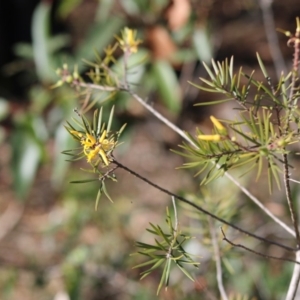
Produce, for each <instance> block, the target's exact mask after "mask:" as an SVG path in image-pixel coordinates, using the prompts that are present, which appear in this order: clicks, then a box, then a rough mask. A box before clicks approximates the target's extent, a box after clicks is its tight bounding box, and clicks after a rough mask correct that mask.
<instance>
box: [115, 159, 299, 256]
mask: <svg viewBox="0 0 300 300" xmlns="http://www.w3.org/2000/svg"><path fill="white" fill-rule="evenodd" d="M113 163H114V164H116V165H117V166H118V167H120V168H121V169H123V170H125V171H127V172H129V173H130V174H132V175H134V176H136V177H138V178H139V179H141V180H142V181H144V182H146V183H148V184H149V185H151V186H153V187H154V188H156V189H158V190H160V191H161V192H163V193H165V194H167V195H169V196H171V197H175V198H177V199H178V200H180V201H181V202H184V203H187V204H188V205H190V206H192V207H194V208H195V209H196V210H198V211H201V212H202V213H204V214H206V215H208V216H210V217H212V218H213V219H215V220H217V221H219V222H221V223H223V224H226V225H228V226H230V227H232V228H234V229H235V230H238V231H240V232H242V233H244V234H246V235H249V236H251V237H253V238H255V239H257V240H260V241H262V242H264V243H268V244H272V245H276V246H278V247H280V248H283V249H286V250H288V251H292V252H295V251H297V249H294V248H291V247H288V246H285V245H282V244H280V243H277V242H275V241H271V240H268V239H266V238H263V237H261V236H258V235H256V234H253V233H251V232H249V231H247V230H244V229H242V228H240V227H238V226H236V225H234V224H232V223H230V222H228V221H226V220H224V219H222V218H220V217H218V216H216V215H215V214H213V213H211V212H209V211H207V210H206V209H204V208H202V207H201V206H199V205H197V204H195V203H193V202H191V201H190V200H188V199H186V198H184V197H181V196H179V195H176V194H174V193H172V192H170V191H168V190H167V189H165V188H163V187H161V186H159V185H157V184H156V183H153V182H152V181H150V180H148V179H147V178H145V177H143V176H142V175H140V174H138V173H136V172H135V171H133V170H131V169H129V168H128V167H126V166H124V165H123V164H121V163H120V162H118V161H117V160H115V159H114V160H113Z"/></svg>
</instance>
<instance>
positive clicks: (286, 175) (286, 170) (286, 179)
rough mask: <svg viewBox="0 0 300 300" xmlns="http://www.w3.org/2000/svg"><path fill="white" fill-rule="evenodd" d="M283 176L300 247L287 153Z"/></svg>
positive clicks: (299, 234)
mask: <svg viewBox="0 0 300 300" xmlns="http://www.w3.org/2000/svg"><path fill="white" fill-rule="evenodd" d="M283 161H284V163H283V168H284V173H283V178H284V187H285V194H286V200H287V203H288V207H289V210H290V214H291V219H292V222H293V225H294V228H295V232H296V239H297V246H298V248H300V233H299V227H298V216H297V214H296V212H295V208H294V205H293V199H292V194H291V186H290V175H289V166H288V158H287V154H283Z"/></svg>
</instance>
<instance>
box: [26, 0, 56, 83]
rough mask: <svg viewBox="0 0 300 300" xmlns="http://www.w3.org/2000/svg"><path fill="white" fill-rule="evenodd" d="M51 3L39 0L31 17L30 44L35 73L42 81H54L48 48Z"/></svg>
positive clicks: (54, 76)
mask: <svg viewBox="0 0 300 300" xmlns="http://www.w3.org/2000/svg"><path fill="white" fill-rule="evenodd" d="M50 10H51V3H49V2H47V1H46V2H45V1H42V2H40V3H39V4H38V5H37V6H36V8H35V10H34V13H33V17H32V26H31V34H32V45H33V54H34V62H35V67H36V71H37V74H38V76H39V78H40V80H42V81H49V80H50V81H54V80H55V78H56V75H55V73H54V72H53V69H55V68H54V67H53V66H52V65H51V62H50V61H51V59H50V54H49V50H48V42H49V25H50Z"/></svg>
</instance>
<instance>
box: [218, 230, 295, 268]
mask: <svg viewBox="0 0 300 300" xmlns="http://www.w3.org/2000/svg"><path fill="white" fill-rule="evenodd" d="M221 231H222V234H223V240H224V241H226V242H227V243H228V244H230V245H231V246H233V247H238V248H242V249H244V250H246V251H248V252H251V253H253V254H256V255H258V256H261V257H264V258H268V259H275V260H281V261H287V262H292V263H295V264H296V265H298V266H299V265H300V259H299V261H297V260H294V259H290V258H282V257H278V256H273V255H267V254H264V253H261V252H258V251H255V250H253V249H250V248H248V247H246V246H244V245H242V244H236V243H233V242H232V241H230V240H229V239H228V238H227V237H226V235H225V233H224V231H223V228H222V227H221Z"/></svg>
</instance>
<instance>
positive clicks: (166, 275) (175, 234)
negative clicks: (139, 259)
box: [134, 208, 199, 294]
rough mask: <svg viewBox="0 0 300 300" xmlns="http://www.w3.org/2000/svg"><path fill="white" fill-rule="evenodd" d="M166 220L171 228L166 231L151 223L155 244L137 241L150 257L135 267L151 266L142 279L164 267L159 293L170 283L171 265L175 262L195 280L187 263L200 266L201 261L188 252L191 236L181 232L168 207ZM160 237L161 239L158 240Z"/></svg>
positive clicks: (150, 229)
mask: <svg viewBox="0 0 300 300" xmlns="http://www.w3.org/2000/svg"><path fill="white" fill-rule="evenodd" d="M166 222H167V225H168V228H169V231H168V233H166V232H165V231H164V230H163V229H162V228H161V227H160V226H159V225H154V224H152V223H150V226H151V228H148V229H147V231H148V232H150V233H151V234H153V235H154V236H155V244H154V245H152V244H146V243H142V242H137V247H138V248H140V249H141V250H140V251H139V252H138V253H139V254H142V255H144V256H146V257H148V258H149V260H148V261H146V262H143V263H141V264H138V265H137V266H135V267H134V268H141V267H145V266H150V268H149V269H147V270H145V271H143V272H141V279H143V278H145V277H146V276H148V275H149V274H151V273H152V272H153V271H154V270H156V269H157V268H159V267H161V266H162V267H163V272H162V275H161V279H160V282H159V285H158V288H157V294H158V293H159V292H160V290H161V288H162V286H163V285H165V287H166V288H167V287H168V285H169V279H170V272H171V265H172V264H175V266H177V267H178V268H179V269H180V270H181V271H182V272H183V273H184V274H185V275H186V276H187V277H188V278H189V279H191V280H192V281H194V279H193V277H192V275H191V274H190V273H189V272H188V271H187V269H186V267H185V266H186V265H192V266H194V267H196V268H197V267H198V265H199V263H198V262H195V261H194V260H193V259H192V257H191V255H190V254H189V253H187V252H186V251H185V250H184V248H183V246H184V244H185V243H186V242H187V241H189V240H190V239H191V237H190V236H188V235H185V234H183V233H181V232H180V231H179V230H178V228H177V221H175V226H174V225H173V221H172V218H171V215H170V212H169V209H168V208H167V218H166ZM158 238H160V240H158Z"/></svg>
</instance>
